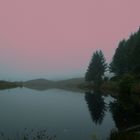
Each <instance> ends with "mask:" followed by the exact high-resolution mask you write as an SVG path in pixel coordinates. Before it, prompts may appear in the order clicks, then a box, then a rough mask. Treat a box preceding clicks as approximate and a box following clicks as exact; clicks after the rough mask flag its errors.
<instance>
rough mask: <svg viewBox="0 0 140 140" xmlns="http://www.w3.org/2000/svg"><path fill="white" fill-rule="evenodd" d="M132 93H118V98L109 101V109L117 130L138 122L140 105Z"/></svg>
mask: <svg viewBox="0 0 140 140" xmlns="http://www.w3.org/2000/svg"><path fill="white" fill-rule="evenodd" d="M135 98H137V97H134V96H132V95H128V94H120V95H119V97H118V99H117V100H116V101H114V102H111V103H110V111H111V113H112V116H113V119H114V121H115V124H116V127H117V128H118V130H120V131H122V130H125V129H127V128H130V127H133V126H135V125H139V124H140V105H139V104H138V102H136V101H135Z"/></svg>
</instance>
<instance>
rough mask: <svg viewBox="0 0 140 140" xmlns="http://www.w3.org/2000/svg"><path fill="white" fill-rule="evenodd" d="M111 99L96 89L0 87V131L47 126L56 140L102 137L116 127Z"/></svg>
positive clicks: (88, 139)
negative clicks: (87, 90)
mask: <svg viewBox="0 0 140 140" xmlns="http://www.w3.org/2000/svg"><path fill="white" fill-rule="evenodd" d="M113 100H114V99H113V98H112V97H110V96H103V95H100V94H98V93H91V92H90V93H89V92H88V93H80V92H72V91H65V90H60V89H49V90H46V91H36V90H31V89H27V88H16V89H10V90H1V91H0V131H1V132H4V133H6V134H7V135H8V134H9V135H15V134H16V133H19V132H20V133H22V131H23V130H24V129H25V128H27V129H32V128H33V129H36V128H37V129H42V128H47V131H48V133H50V134H52V133H53V134H55V135H56V140H93V139H94V138H95V137H97V138H98V139H101V140H105V139H106V138H107V137H108V136H109V134H110V131H111V129H112V128H115V124H114V121H113V119H112V114H111V113H110V111H109V108H108V106H109V103H110V102H111V101H113Z"/></svg>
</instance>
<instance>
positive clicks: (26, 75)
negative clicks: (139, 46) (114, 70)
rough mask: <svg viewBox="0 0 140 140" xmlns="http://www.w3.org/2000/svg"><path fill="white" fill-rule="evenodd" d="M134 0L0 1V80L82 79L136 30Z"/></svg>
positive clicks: (138, 3) (136, 0)
mask: <svg viewBox="0 0 140 140" xmlns="http://www.w3.org/2000/svg"><path fill="white" fill-rule="evenodd" d="M139 6H140V1H139V0H1V1H0V68H1V70H0V79H5V80H6V79H8V80H17V79H18V80H19V79H32V78H40V77H42V78H49V79H55V78H56V79H57V78H62V79H63V78H68V77H76V76H77V77H79V76H82V75H84V73H85V71H86V69H87V65H88V63H89V60H90V58H91V55H92V53H93V52H94V51H95V50H97V49H101V50H103V52H104V54H105V57H106V59H107V60H108V61H110V60H111V58H112V56H113V54H114V52H115V48H116V47H117V45H118V42H119V41H120V40H121V39H123V38H127V37H128V36H129V35H130V34H131V33H132V32H134V31H137V30H138V28H139V26H140V16H139V13H140V8H139Z"/></svg>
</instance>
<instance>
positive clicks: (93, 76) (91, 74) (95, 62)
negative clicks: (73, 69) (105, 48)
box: [85, 50, 107, 86]
mask: <svg viewBox="0 0 140 140" xmlns="http://www.w3.org/2000/svg"><path fill="white" fill-rule="evenodd" d="M106 68H107V64H106V60H105V57H104V55H103V53H102V51H101V50H99V51H96V52H95V53H93V56H92V59H91V62H90V64H89V66H88V69H87V72H86V75H85V80H86V81H89V82H94V84H95V85H97V86H100V84H101V81H102V77H103V75H104V72H105V70H106Z"/></svg>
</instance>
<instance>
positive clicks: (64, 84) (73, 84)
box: [23, 78, 84, 90]
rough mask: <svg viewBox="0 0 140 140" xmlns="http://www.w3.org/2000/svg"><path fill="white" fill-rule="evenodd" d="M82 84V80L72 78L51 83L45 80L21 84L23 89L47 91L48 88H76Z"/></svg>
mask: <svg viewBox="0 0 140 140" xmlns="http://www.w3.org/2000/svg"><path fill="white" fill-rule="evenodd" d="M83 83H84V78H72V79H67V80H60V81H51V80H46V79H34V80H30V81H26V82H24V83H23V86H24V87H27V88H32V89H38V90H47V89H50V88H61V89H62V88H63V89H66V88H78V86H79V85H81V84H83Z"/></svg>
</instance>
